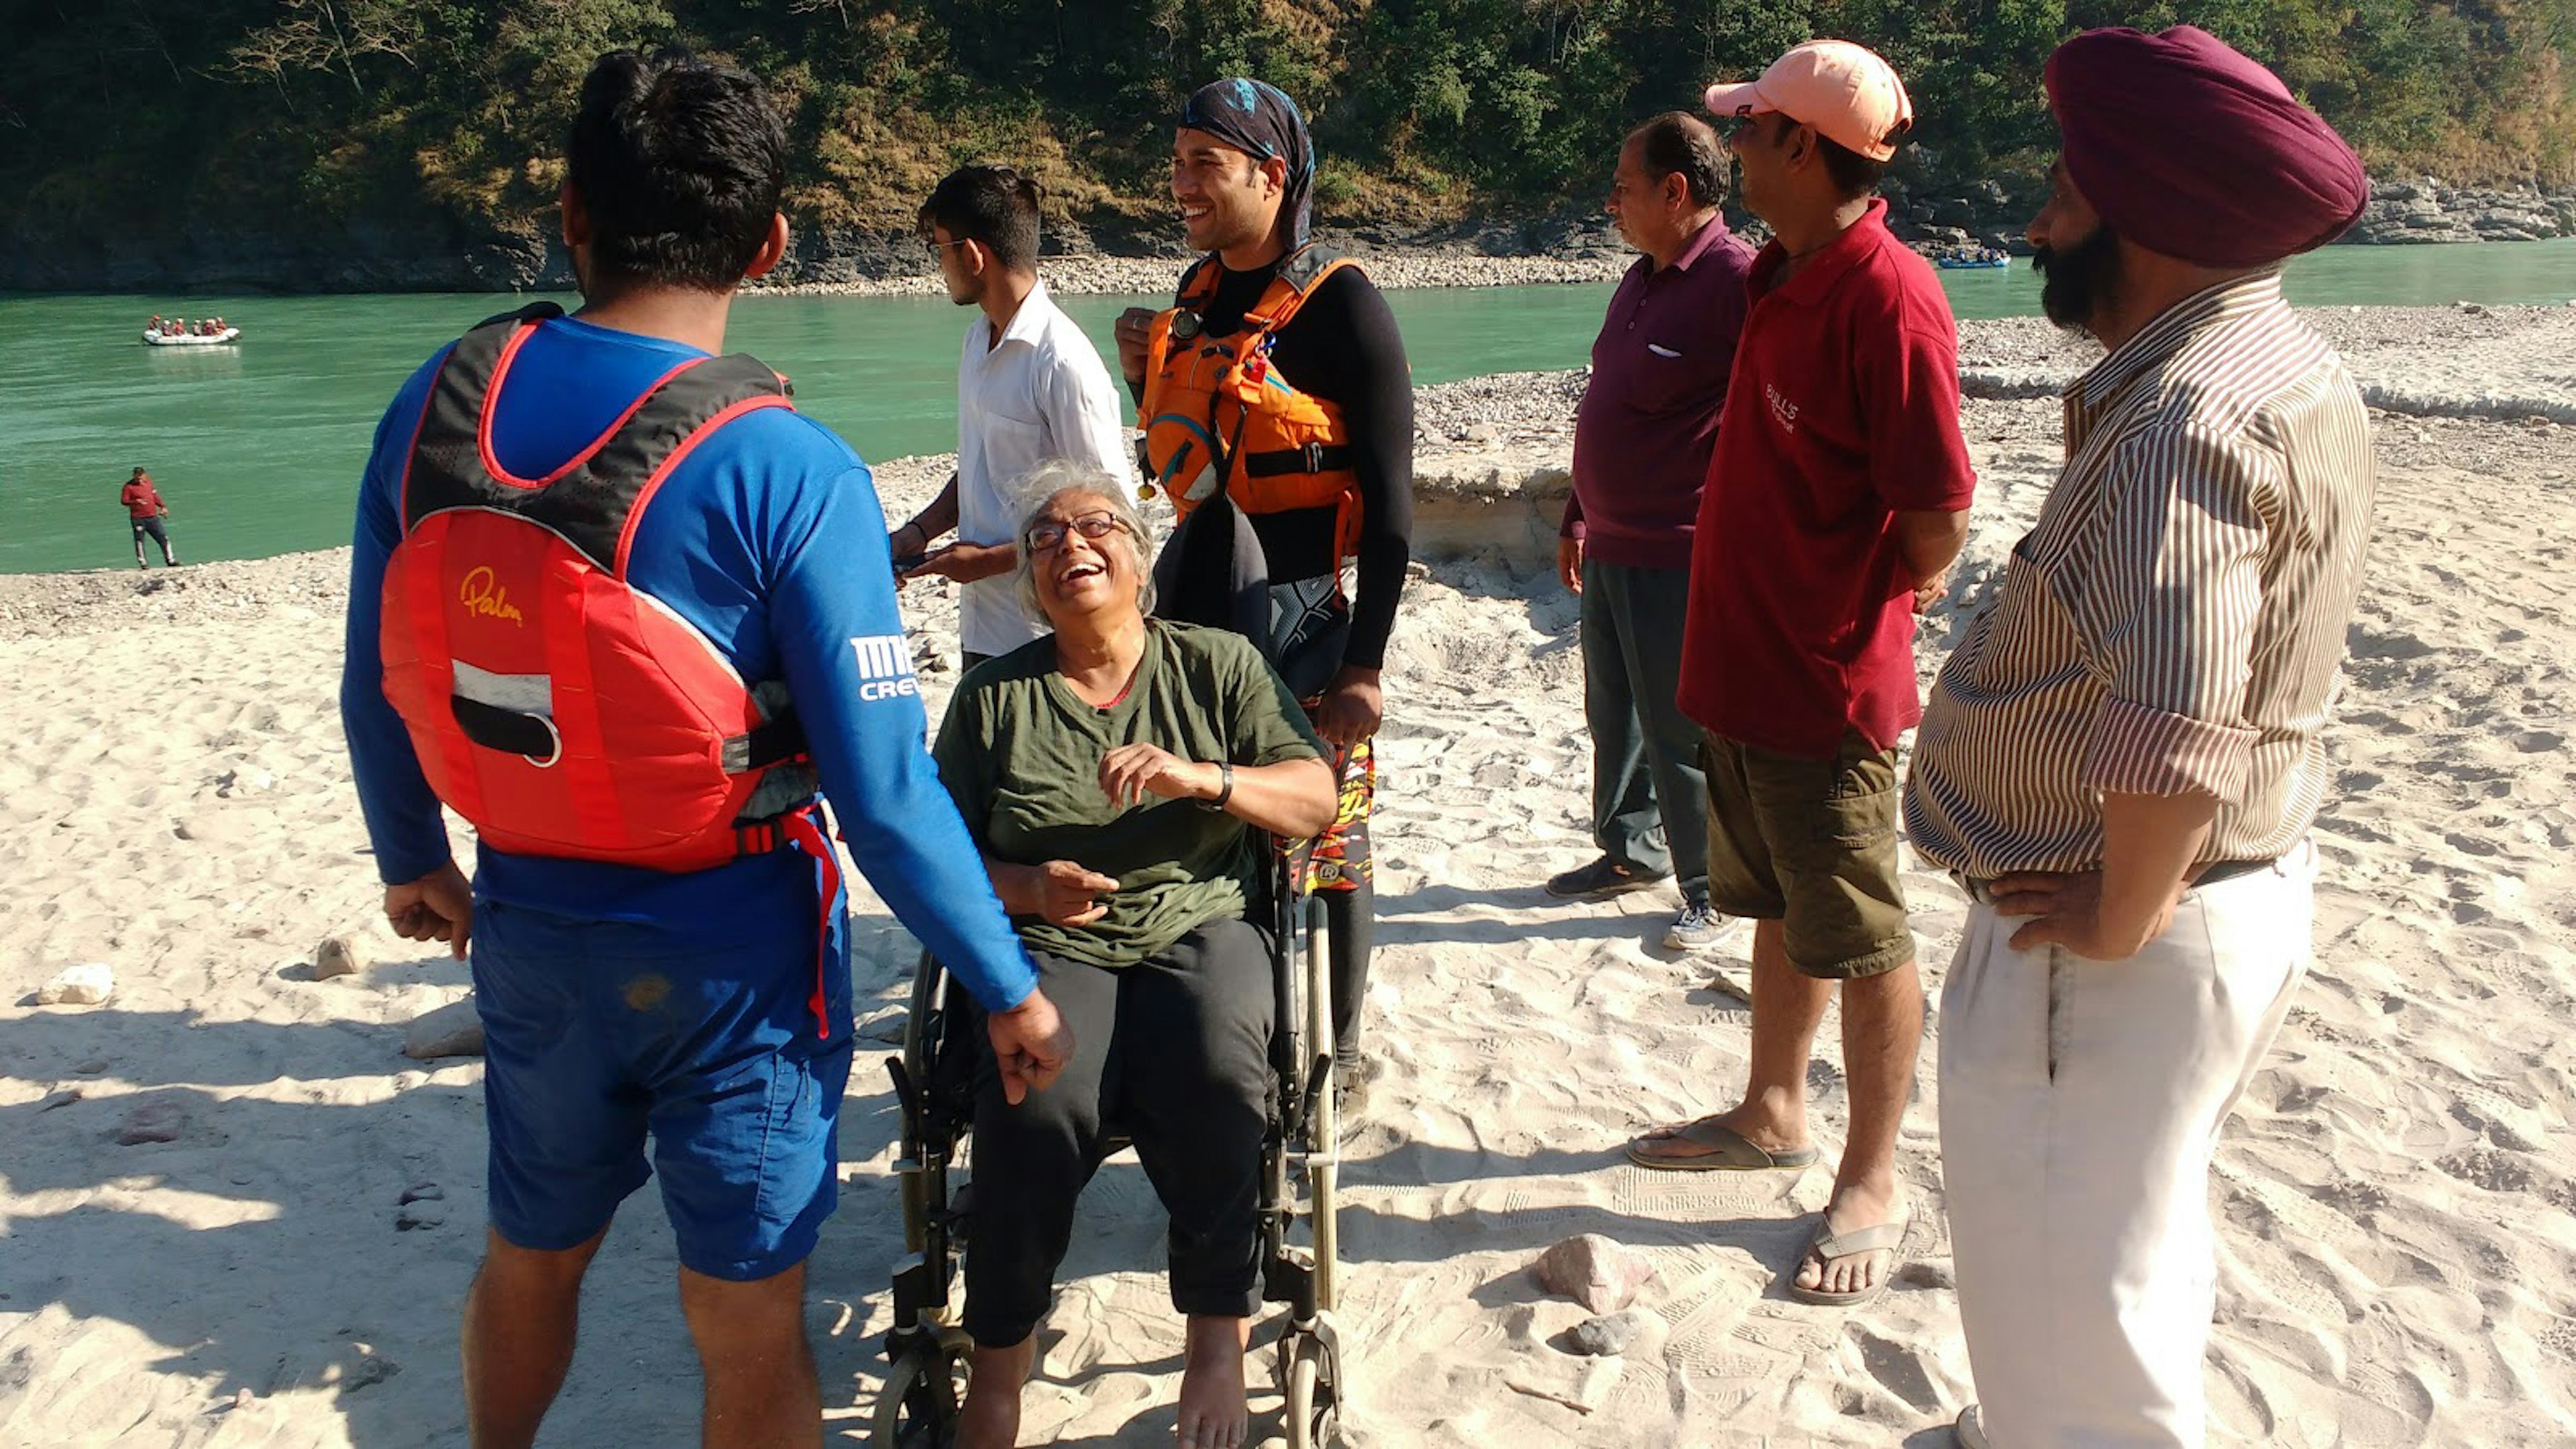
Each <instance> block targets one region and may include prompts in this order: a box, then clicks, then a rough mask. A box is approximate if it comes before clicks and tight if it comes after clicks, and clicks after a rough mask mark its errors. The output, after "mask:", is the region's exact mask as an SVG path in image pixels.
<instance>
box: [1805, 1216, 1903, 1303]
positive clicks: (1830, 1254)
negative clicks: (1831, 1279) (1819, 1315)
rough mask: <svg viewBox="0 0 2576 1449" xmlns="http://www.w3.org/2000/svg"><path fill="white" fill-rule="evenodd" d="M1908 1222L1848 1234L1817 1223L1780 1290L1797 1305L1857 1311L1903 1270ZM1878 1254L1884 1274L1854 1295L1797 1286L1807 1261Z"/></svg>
mask: <svg viewBox="0 0 2576 1449" xmlns="http://www.w3.org/2000/svg"><path fill="white" fill-rule="evenodd" d="M1909 1221H1910V1220H1909V1219H1907V1218H1898V1219H1897V1220H1896V1221H1894V1222H1891V1223H1874V1224H1872V1225H1871V1226H1869V1227H1866V1228H1855V1229H1853V1230H1852V1231H1850V1232H1848V1233H1837V1232H1835V1231H1834V1230H1833V1228H1832V1226H1831V1220H1830V1219H1827V1220H1824V1221H1820V1222H1818V1223H1817V1224H1816V1235H1815V1236H1814V1237H1812V1238H1810V1239H1808V1240H1807V1251H1806V1252H1805V1253H1804V1254H1801V1255H1800V1256H1799V1259H1798V1261H1797V1263H1796V1264H1794V1265H1792V1266H1791V1267H1790V1269H1789V1275H1788V1277H1787V1279H1786V1280H1785V1281H1784V1282H1783V1284H1782V1287H1783V1288H1784V1289H1785V1290H1786V1291H1787V1292H1788V1294H1789V1296H1790V1297H1792V1298H1795V1299H1797V1300H1798V1301H1799V1302H1801V1303H1816V1304H1821V1305H1823V1306H1824V1307H1827V1308H1857V1307H1859V1306H1860V1305H1861V1304H1864V1303H1867V1302H1869V1301H1870V1300H1871V1299H1873V1298H1876V1297H1877V1296H1878V1295H1880V1294H1881V1293H1884V1292H1886V1291H1887V1285H1888V1284H1889V1283H1890V1282H1893V1281H1894V1280H1895V1278H1896V1274H1897V1270H1898V1269H1900V1268H1903V1267H1904V1266H1905V1253H1904V1247H1905V1229H1906V1226H1907V1224H1908V1222H1909ZM1882 1252H1883V1253H1885V1254H1887V1271H1886V1272H1884V1273H1881V1274H1879V1275H1878V1281H1877V1282H1875V1283H1872V1284H1871V1285H1869V1286H1868V1287H1866V1288H1863V1289H1861V1290H1860V1291H1859V1292H1857V1293H1827V1292H1825V1291H1824V1290H1823V1289H1820V1288H1808V1287H1805V1286H1802V1285H1801V1284H1800V1283H1799V1282H1798V1269H1800V1268H1803V1267H1805V1266H1806V1264H1807V1259H1808V1258H1809V1257H1812V1258H1814V1259H1815V1260H1816V1261H1817V1262H1819V1263H1825V1264H1831V1263H1834V1262H1837V1261H1839V1260H1841V1259H1844V1258H1857V1257H1860V1256H1861V1255H1863V1254H1865V1253H1882Z"/></svg>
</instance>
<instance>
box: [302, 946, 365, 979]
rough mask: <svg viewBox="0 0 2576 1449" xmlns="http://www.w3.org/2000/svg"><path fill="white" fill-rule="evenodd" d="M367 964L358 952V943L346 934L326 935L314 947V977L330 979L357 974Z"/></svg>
mask: <svg viewBox="0 0 2576 1449" xmlns="http://www.w3.org/2000/svg"><path fill="white" fill-rule="evenodd" d="M365 964H366V960H365V958H363V957H361V956H360V955H359V954H358V943H357V942H355V941H352V940H350V939H349V938H348V937H346V936H326V937H324V938H323V940H322V944H321V945H319V946H316V947H314V948H313V979H314V980H316V981H328V980H330V979H331V978H332V977H334V976H355V975H357V974H358V970H359V968H360V967H362V966H364V965H365Z"/></svg>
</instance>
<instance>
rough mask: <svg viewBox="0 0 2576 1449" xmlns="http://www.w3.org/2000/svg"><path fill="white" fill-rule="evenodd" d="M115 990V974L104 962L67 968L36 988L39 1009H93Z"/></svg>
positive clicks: (85, 962) (89, 962)
mask: <svg viewBox="0 0 2576 1449" xmlns="http://www.w3.org/2000/svg"><path fill="white" fill-rule="evenodd" d="M115 991H116V973H115V972H114V971H111V970H109V969H108V965H107V963H106V962H104V961H83V962H81V963H79V964H78V965H74V966H66V967H64V968H63V969H62V970H61V971H59V972H57V973H55V976H54V979H53V980H51V981H48V982H46V983H45V984H44V985H42V986H39V987H37V988H36V1004H37V1005H38V1006H96V1005H98V1004H99V1003H100V1002H102V1001H105V1000H106V999H107V998H108V997H109V996H111V995H113V994H114V993H115Z"/></svg>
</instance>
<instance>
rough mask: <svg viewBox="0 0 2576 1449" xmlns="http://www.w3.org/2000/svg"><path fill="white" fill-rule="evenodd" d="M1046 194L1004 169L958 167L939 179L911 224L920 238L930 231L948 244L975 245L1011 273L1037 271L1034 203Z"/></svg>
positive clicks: (1027, 179)
mask: <svg viewBox="0 0 2576 1449" xmlns="http://www.w3.org/2000/svg"><path fill="white" fill-rule="evenodd" d="M1045 194H1046V193H1045V189H1044V188H1042V187H1040V186H1039V185H1038V184H1037V182H1036V181H1035V180H1033V179H1032V178H1030V177H1026V176H1023V175H1021V174H1020V173H1019V172H1017V171H1014V170H1012V169H1011V168H1010V167H1008V166H960V167H958V168H957V169H956V170H954V171H951V172H949V173H948V174H947V175H946V176H944V177H941V178H940V181H939V184H938V185H937V186H936V187H933V188H932V189H931V192H930V199H929V200H928V201H925V202H923V203H922V204H921V212H920V214H919V215H918V216H916V217H915V218H914V219H913V225H914V227H915V229H917V230H918V231H920V233H921V234H922V236H923V237H925V238H927V237H928V236H929V235H930V228H931V227H932V226H933V225H937V226H941V227H945V228H947V231H948V239H949V240H950V241H971V242H980V243H982V244H983V246H984V249H985V250H987V251H989V252H991V253H992V254H993V260H995V261H997V262H1000V263H1001V264H1002V265H1003V267H1004V268H1006V269H1008V270H1010V271H1014V272H1031V271H1035V270H1037V265H1038V202H1039V201H1040V200H1041V199H1043V198H1044V196H1045Z"/></svg>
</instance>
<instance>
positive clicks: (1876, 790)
mask: <svg viewBox="0 0 2576 1449" xmlns="http://www.w3.org/2000/svg"><path fill="white" fill-rule="evenodd" d="M1707 100H1708V107H1709V109H1710V110H1711V111H1713V112H1715V113H1716V114H1717V115H1719V116H1721V117H1729V118H1732V119H1733V121H1734V123H1735V127H1736V129H1735V133H1734V135H1733V136H1732V138H1731V139H1730V142H1729V144H1730V146H1731V147H1732V148H1733V150H1734V152H1735V156H1736V160H1737V163H1738V165H1739V166H1740V167H1741V169H1742V175H1743V179H1742V183H1741V193H1740V194H1741V195H1742V197H1743V199H1744V205H1745V206H1746V208H1747V209H1749V210H1751V211H1752V212H1753V213H1754V214H1755V215H1756V216H1759V217H1760V218H1762V220H1763V221H1765V222H1767V223H1769V224H1770V226H1771V230H1772V232H1773V234H1774V235H1773V240H1772V241H1771V243H1770V245H1768V246H1766V247H1764V248H1763V250H1762V252H1761V254H1760V255H1759V256H1757V257H1756V258H1755V259H1754V262H1753V274H1752V278H1751V282H1750V290H1751V296H1752V306H1751V310H1750V311H1749V312H1748V314H1747V315H1746V318H1745V324H1744V337H1743V341H1742V343H1741V344H1740V346H1739V347H1738V349H1737V351H1736V355H1735V375H1734V379H1733V381H1732V383H1731V384H1730V386H1729V388H1728V391H1727V399H1726V412H1725V414H1724V415H1723V417H1722V418H1721V419H1720V421H1719V423H1718V430H1717V454H1716V459H1715V462H1714V465H1713V466H1712V468H1711V470H1710V473H1709V481H1708V487H1707V489H1706V491H1705V493H1704V495H1703V497H1702V499H1701V504H1700V519H1699V527H1698V529H1697V536H1696V539H1695V540H1694V545H1693V557H1692V561H1691V568H1692V575H1691V590H1690V613H1689V618H1688V620H1687V621H1686V622H1685V624H1684V627H1683V634H1682V680H1681V706H1682V709H1683V711H1684V712H1685V713H1687V714H1689V715H1690V716H1691V717H1692V718H1693V719H1696V720H1698V721H1699V722H1700V723H1701V724H1702V725H1704V726H1706V727H1707V729H1708V731H1709V741H1708V747H1707V751H1706V755H1705V757H1704V760H1703V767H1704V769H1705V771H1706V773H1707V776H1708V798H1709V827H1710V829H1709V900H1710V903H1711V904H1712V905H1714V906H1715V907H1716V908H1717V909H1718V910H1720V911H1723V912H1725V913H1727V914H1728V915H1737V916H1751V917H1753V918H1754V920H1755V923H1756V924H1755V929H1754V935H1753V1043H1752V1062H1751V1082H1750V1084H1749V1086H1748V1088H1747V1090H1746V1092H1745V1095H1744V1099H1743V1101H1742V1102H1740V1103H1738V1104H1737V1105H1736V1106H1735V1108H1734V1109H1733V1110H1731V1111H1727V1112H1724V1113H1720V1114H1718V1115H1715V1116H1710V1117H1703V1118H1700V1119H1699V1120H1697V1121H1694V1122H1686V1123H1677V1124H1674V1125H1672V1126H1669V1127H1662V1128H1657V1129H1654V1130H1652V1131H1649V1132H1647V1133H1645V1134H1644V1135H1642V1136H1640V1137H1638V1138H1637V1139H1636V1140H1635V1141H1633V1142H1631V1143H1630V1144H1629V1146H1628V1155H1629V1156H1630V1157H1631V1158H1633V1159H1634V1160H1636V1161H1637V1162H1640V1163H1642V1164H1644V1165H1646V1166H1648V1167H1657V1168H1679V1169H1712V1168H1714V1169H1728V1168H1732V1169H1746V1170H1761V1169H1770V1168H1783V1169H1790V1170H1796V1169H1800V1168H1804V1167H1805V1166H1806V1165H1807V1164H1809V1163H1811V1162H1813V1161H1815V1160H1816V1158H1817V1156H1818V1153H1817V1150H1816V1148H1815V1147H1814V1146H1813V1145H1812V1144H1811V1143H1810V1141H1809V1140H1808V1131H1807V1054H1808V1050H1809V1048H1810V1046H1811V1045H1812V1044H1813V1042H1814V1040H1815V1034H1816V1028H1817V1025H1818V1023H1819V1022H1820V1021H1821V1020H1822V1019H1823V1017H1824V1013H1825V1005H1826V1003H1827V1002H1828V1001H1830V1000H1831V999H1832V998H1833V995H1834V992H1835V988H1836V986H1837V985H1839V986H1840V987H1841V992H1842V1005H1843V1070H1844V1075H1845V1077H1846V1078H1847V1079H1848V1081H1849V1082H1850V1085H1851V1123H1850V1128H1849V1132H1848V1135H1847V1137H1846V1139H1845V1141H1844V1144H1843V1154H1842V1165H1841V1170H1840V1171H1839V1172H1838V1173H1837V1174H1836V1175H1835V1179H1834V1189H1833V1195H1832V1197H1831V1198H1830V1199H1829V1201H1828V1202H1827V1204H1826V1207H1825V1213H1824V1221H1823V1223H1822V1224H1821V1225H1820V1226H1819V1227H1818V1228H1817V1230H1816V1234H1815V1238H1814V1241H1813V1242H1812V1243H1811V1244H1810V1245H1809V1247H1808V1250H1807V1252H1806V1253H1805V1255H1804V1256H1803V1257H1802V1258H1801V1260H1800V1262H1799V1264H1798V1266H1797V1268H1796V1270H1795V1272H1794V1275H1793V1277H1792V1278H1791V1281H1789V1282H1788V1283H1787V1284H1785V1285H1784V1287H1785V1288H1786V1290H1787V1292H1788V1294H1789V1296H1791V1297H1793V1298H1796V1299H1799V1300H1800V1301H1803V1302H1810V1303H1823V1304H1833V1305H1846V1304H1854V1303H1859V1302H1863V1301H1865V1300H1867V1299H1868V1298H1871V1297H1873V1296H1875V1295H1876V1294H1877V1293H1878V1292H1879V1291H1880V1290H1881V1289H1883V1288H1884V1287H1885V1286H1886V1284H1887V1281H1888V1279H1889V1278H1890V1277H1892V1276H1894V1273H1895V1270H1896V1266H1897V1250H1898V1248H1899V1246H1900V1245H1901V1244H1902V1242H1903V1240H1904V1236H1905V1227H1906V1207H1905V1201H1904V1194H1903V1190H1902V1188H1901V1187H1900V1185H1899V1183H1898V1181H1897V1177H1896V1136H1897V1128H1898V1125H1899V1123H1900V1122H1901V1121H1902V1120H1903V1118H1904V1115H1905V1102H1906V1098H1907V1097H1908V1095H1909V1094H1910V1093H1911V1092H1912V1089H1913V1084H1914V1056H1915V1048H1916V1044H1917V1041H1918V1039H1919V1038H1920V1037H1921V1036H1922V1032H1923V987H1922V983H1921V980H1920V978H1919V977H1918V976H1917V974H1916V972H1915V964H1914V938H1913V935H1912V932H1911V931H1910V930H1909V929H1908V927H1907V924H1906V916H1905V897H1904V894H1903V892H1902V891H1901V890H1900V889H1899V888H1898V884H1897V859H1896V816H1897V787H1896V748H1895V747H1896V741H1897V736H1899V735H1900V734H1902V733H1903V732H1904V731H1906V730H1907V729H1909V728H1911V727H1912V726H1913V724H1914V723H1915V721H1916V720H1918V719H1920V718H1921V717H1922V705H1921V701H1920V699H1919V697H1918V696H1917V694H1916V691H1915V683H1914V651H1913V642H1914V618H1913V616H1914V613H1915V611H1916V610H1917V609H1918V608H1920V607H1921V606H1922V604H1923V603H1925V602H1927V601H1928V600H1929V599H1931V598H1933V597H1937V593H1938V590H1939V589H1940V588H1941V586H1942V577H1943V571H1944V570H1946V569H1947V568H1948V567H1949V565H1950V561H1951V559H1953V558H1955V557H1956V556H1957V555H1958V552H1959V545H1960V544H1961V543H1962V542H1963V541H1964V540H1965V539H1966V537H1967V531H1968V511H1967V510H1968V503H1969V498H1970V495H1971V493H1972V491H1973V489H1974V487H1975V482H1976V476H1975V474H1974V473H1973V472H1972V471H1971V470H1970V468H1969V466H1968V454H1967V444H1966V441H1965V439H1963V438H1962V437H1961V436H1960V432H1959V384H1958V332H1957V328H1956V326H1955V324H1954V323H1953V322H1952V320H1951V317H1950V306H1949V303H1948V301H1947V300H1946V299H1945V298H1944V296H1943V295H1942V292H1941V285H1940V281H1939V279H1938V278H1937V277H1936V276H1935V275H1934V274H1933V271H1932V268H1931V266H1930V265H1929V264H1928V263H1926V262H1925V261H1924V260H1923V259H1922V258H1921V257H1918V256H1916V255H1915V254H1914V253H1913V252H1911V251H1909V250H1907V249H1906V248H1905V247H1904V246H1903V245H1901V244H1899V243H1898V242H1897V240H1896V238H1895V237H1893V236H1891V235H1890V234H1889V233H1888V230H1887V223H1886V212H1887V203H1886V202H1884V201H1882V200H1880V199H1878V198H1877V197H1876V196H1875V195H1873V192H1875V190H1876V189H1877V185H1878V180H1879V177H1880V175H1881V173H1882V172H1883V171H1884V170H1885V167H1886V164H1887V162H1888V161H1889V160H1890V159H1891V158H1893V157H1894V156H1895V154H1896V147H1897V143H1898V141H1899V140H1900V138H1902V137H1903V135H1904V134H1905V132H1906V131H1907V130H1908V129H1909V128H1910V127H1911V125H1912V123H1913V107H1912V104H1911V103H1910V102H1909V101H1908V100H1907V99H1906V95H1905V87H1904V85H1903V83H1902V82H1900V81H1899V80H1898V79H1897V77H1896V73H1895V72H1894V71H1893V70H1891V69H1889V67H1888V64H1887V62H1886V61H1884V60H1881V59H1880V58H1879V57H1878V56H1876V55H1874V54H1872V53H1871V52H1869V51H1867V50H1864V49H1862V48H1861V47H1859V46H1857V45H1852V44H1849V43H1847V42H1843V41H1834V40H1822V41H1810V42H1808V43H1807V44H1804V45H1800V46H1798V47H1796V48H1794V49H1792V50H1791V51H1790V52H1789V53H1788V54H1787V55H1784V56H1782V57H1781V58H1780V59H1779V60H1778V61H1776V62H1774V63H1773V65H1772V66H1771V68H1770V69H1769V70H1767V71H1765V72H1763V74H1762V78H1761V79H1759V80H1757V81H1754V82H1752V83H1750V84H1747V85H1736V86H1712V87H1710V89H1709V92H1708V97H1707Z"/></svg>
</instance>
